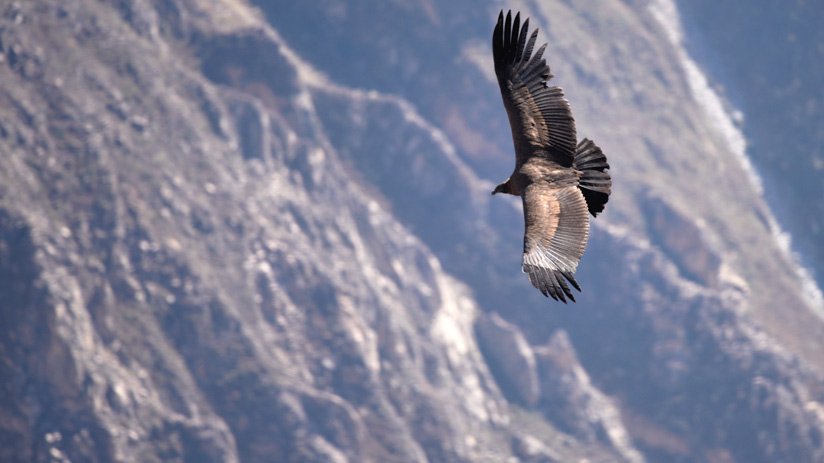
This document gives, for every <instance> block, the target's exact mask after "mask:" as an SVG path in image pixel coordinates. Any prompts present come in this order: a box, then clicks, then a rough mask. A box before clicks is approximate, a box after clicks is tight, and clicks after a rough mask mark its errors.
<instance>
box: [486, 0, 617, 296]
mask: <svg viewBox="0 0 824 463" xmlns="http://www.w3.org/2000/svg"><path fill="white" fill-rule="evenodd" d="M520 23H521V14H520V13H518V14H516V15H515V21H514V22H513V21H512V12H511V11H510V12H507V14H506V20H504V12H503V10H501V13H500V14H499V15H498V24H497V25H496V26H495V31H494V32H493V34H492V56H493V58H494V61H495V74H496V75H497V77H498V84H499V85H500V87H501V96H502V97H503V100H504V107H505V108H506V112H507V114H508V115H509V125H510V127H511V129H512V141H513V143H514V145H515V169H514V170H513V171H512V175H510V176H509V178H508V179H506V181H504V182H502V183H501V184H499V185H498V186H497V187H495V190H494V191H492V194H493V195H494V194H495V193H507V194H511V195H515V196H520V197H521V198H522V200H523V206H524V224H525V225H524V255H523V259H522V261H521V269H522V270H523V272H524V273H526V274H528V275H529V281H530V283H532V285H533V286H535V287H536V288H538V289H539V290H540V291H541V293H543V295H544V296H552V298H553V299H555V300H556V301H557V300H558V299H560V300H561V301H563V302H564V303H566V299H567V298H569V299H570V300H571V301H573V302H574V301H575V298H574V297H573V295H572V291H571V290H570V288H569V285H568V284H567V282H569V283H570V284H571V285H572V286H573V287H575V289H577V290H578V291H581V287H580V286H579V285H578V282H577V281H575V277H574V276H573V275H574V273H575V270H576V269H577V267H578V262H580V260H581V256H583V254H584V250H585V249H586V245H587V239H588V238H589V214H592V216H593V217H595V216H596V215H597V214H598V213H599V212H601V211H603V210H604V205H606V203H607V200H608V199H609V195H610V188H611V187H612V179H611V178H610V175H609V172H607V169H609V164H607V158H606V156H604V153H603V152H602V151H601V148H599V147H598V146H596V145H595V143H593V142H592V141H590V140H587V139H586V138H585V139H583V140H581V142H580V143H577V133H576V130H575V119H574V118H573V117H572V110H570V108H569V102H568V101H567V100H566V98H564V92H563V90H561V88H560V87H550V86H548V85H547V82H548V81H549V80H550V79H552V77H554V76H553V75H552V74H551V73H550V72H549V66H548V65H547V63H546V60H545V59H544V58H543V54H544V50H545V49H546V44H544V45H543V46H542V47H541V48H539V49H538V51H537V52H535V55H533V54H532V49H533V47H534V46H535V39H536V38H537V37H538V29H535V31H534V32H532V35H530V36H529V39H527V33H528V32H529V19H526V20H525V21H524V24H523V27H520Z"/></svg>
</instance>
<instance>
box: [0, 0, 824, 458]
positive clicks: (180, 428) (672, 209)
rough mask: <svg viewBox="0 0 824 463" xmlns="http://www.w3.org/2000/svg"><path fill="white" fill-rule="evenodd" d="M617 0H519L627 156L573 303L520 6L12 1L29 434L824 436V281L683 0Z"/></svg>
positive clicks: (5, 217)
mask: <svg viewBox="0 0 824 463" xmlns="http://www.w3.org/2000/svg"><path fill="white" fill-rule="evenodd" d="M593 5H594V2H589V1H584V2H576V4H575V5H572V4H569V3H565V2H558V3H555V2H552V3H546V4H541V5H535V4H529V5H528V7H527V6H525V5H511V6H512V7H514V8H521V9H523V10H524V11H525V12H527V13H529V15H530V16H532V18H533V19H532V21H533V24H536V25H540V26H541V30H542V32H541V36H540V39H541V40H546V41H549V43H550V47H549V57H550V63H551V65H552V68H553V73H554V74H556V75H557V76H558V82H559V84H560V85H562V86H563V87H564V88H565V90H566V92H567V95H568V96H569V99H570V101H571V103H572V105H573V108H574V111H575V115H576V119H577V121H578V127H579V133H580V135H581V136H587V137H590V138H593V139H595V140H596V141H597V142H598V143H599V145H601V146H602V147H603V148H604V150H605V152H606V153H607V155H608V157H609V159H610V163H611V165H612V173H613V178H614V179H615V188H614V191H615V193H614V195H613V197H612V199H611V200H610V203H609V205H608V207H607V211H606V213H605V214H604V216H603V217H599V219H598V220H595V221H594V222H593V223H594V228H593V230H592V232H591V238H590V243H589V248H588V251H587V253H586V255H585V257H584V261H583V262H582V264H581V266H580V267H579V273H578V276H579V278H578V280H579V281H580V282H581V284H582V286H583V289H584V292H583V293H582V294H581V296H580V302H579V303H578V304H577V305H575V306H561V305H559V304H553V303H552V301H548V300H546V299H544V298H543V297H542V296H541V295H540V293H538V292H537V291H535V290H534V289H533V288H531V286H530V285H529V283H528V281H527V279H526V278H525V277H524V276H523V275H522V274H521V273H520V272H519V260H520V252H521V251H520V246H521V239H522V231H523V230H522V223H523V222H522V218H521V213H520V210H519V207H520V206H519V204H518V202H517V201H515V200H511V199H510V200H507V199H500V198H498V197H497V196H496V197H495V198H494V200H493V198H490V196H489V192H490V191H491V188H492V185H493V184H494V182H498V181H501V180H503V179H504V178H505V176H506V175H507V174H508V173H509V171H510V170H511V166H512V154H511V152H510V147H509V144H510V143H511V142H510V138H509V133H508V130H509V128H508V126H507V122H506V116H505V114H504V113H503V109H502V107H501V104H500V97H499V95H498V93H497V88H496V84H495V82H494V76H493V74H492V67H491V61H490V56H489V55H490V50H489V44H488V42H489V40H488V36H489V31H490V30H491V26H492V21H493V20H494V18H495V16H496V15H497V11H498V10H499V9H500V8H501V7H502V6H503V5H500V4H498V3H494V2H482V4H478V3H477V2H468V1H456V2H451V3H448V4H447V3H445V2H444V3H442V4H438V5H436V4H435V3H434V2H427V1H420V2H412V1H397V2H390V3H385V4H381V5H375V4H372V3H368V2H362V1H359V0H350V1H342V0H341V1H338V0H333V1H327V2H314V1H306V2H259V4H257V5H252V4H249V3H247V2H245V1H241V0H208V1H207V0H153V1H149V0H115V1H99V0H60V1H57V0H37V1H6V2H2V3H0V102H1V103H2V104H0V388H1V389H0V390H1V391H2V393H0V461H3V462H52V461H54V462H87V461H88V462H113V461H123V462H152V461H158V462H160V461H163V462H186V463H189V462H210V461H214V462H258V461H292V462H336V463H337V462H410V461H420V462H439V463H441V462H446V463H448V462H480V461H484V462H485V461H488V462H513V463H514V462H531V463H537V462H556V461H557V462H567V461H589V462H593V463H594V462H615V461H627V462H644V461H646V462H673V461H675V462H719V463H721V462H748V463H749V462H798V461H811V462H816V461H824V434H822V433H824V359H822V357H821V356H820V352H821V349H822V347H824V346H823V345H822V344H823V343H822V339H824V322H822V316H821V312H822V307H821V306H820V304H821V301H820V291H818V289H817V287H816V286H815V284H814V283H812V282H811V281H810V280H809V279H805V273H804V271H803V269H801V268H799V267H798V265H797V263H796V262H795V261H794V259H793V257H792V256H791V255H790V254H789V253H788V252H787V251H786V249H785V248H782V246H781V244H780V243H779V242H777V241H776V240H775V238H774V237H775V235H776V231H777V230H778V225H777V222H776V220H775V219H774V218H773V214H772V211H771V210H770V209H769V207H768V206H767V205H766V203H765V201H764V200H763V198H762V193H761V191H760V190H759V188H758V185H757V183H756V182H755V181H754V180H753V179H754V177H753V172H752V170H750V168H749V167H748V166H749V165H748V164H747V162H748V161H747V158H746V157H745V153H743V152H742V151H741V149H742V148H741V146H740V145H739V144H737V142H739V141H740V140H739V139H738V138H736V134H738V132H736V131H735V125H734V124H732V123H730V122H729V119H725V118H726V117H728V116H726V114H725V113H723V112H722V113H718V112H713V111H711V110H709V109H708V108H710V109H711V108H712V107H713V106H712V105H713V104H720V103H718V101H719V100H717V97H716V96H715V94H714V93H712V91H711V90H709V88H708V87H707V83H706V78H705V77H704V75H703V74H702V73H701V71H700V69H699V68H698V67H697V66H696V65H695V63H694V62H693V61H692V58H691V57H690V56H689V54H688V53H687V51H685V49H684V47H683V38H682V36H681V35H680V30H679V22H678V18H677V14H676V10H675V6H674V4H672V3H671V2H669V1H665V0H661V1H658V2H647V1H641V0H638V1H631V2H620V1H617V0H615V1H612V0H610V1H606V2H598V8H597V9H596V8H594V7H593ZM509 6H510V5H507V7H509ZM702 79H703V80H702ZM713 98H716V99H713Z"/></svg>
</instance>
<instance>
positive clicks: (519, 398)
mask: <svg viewBox="0 0 824 463" xmlns="http://www.w3.org/2000/svg"><path fill="white" fill-rule="evenodd" d="M475 332H476V333H477V337H478V344H479V345H480V347H481V351H482V352H483V353H484V357H485V358H486V363H487V364H488V365H489V368H490V371H491V372H492V374H493V375H494V376H495V379H496V380H497V381H498V384H499V385H500V386H501V389H502V390H503V392H504V393H507V394H508V395H509V397H510V398H511V400H512V401H513V402H517V403H520V404H522V405H524V406H527V407H531V406H533V405H535V403H536V402H537V401H538V397H539V396H540V394H541V389H540V387H541V386H540V384H539V382H538V371H537V369H536V367H535V354H534V353H533V352H532V348H531V347H530V346H529V344H527V342H526V339H525V338H524V335H523V333H521V331H520V330H519V329H518V328H517V327H516V326H514V325H512V324H510V323H507V322H506V321H505V320H504V319H502V318H501V317H500V316H499V315H498V314H496V313H493V314H491V315H486V316H484V317H482V318H480V319H478V322H477V323H476V325H475Z"/></svg>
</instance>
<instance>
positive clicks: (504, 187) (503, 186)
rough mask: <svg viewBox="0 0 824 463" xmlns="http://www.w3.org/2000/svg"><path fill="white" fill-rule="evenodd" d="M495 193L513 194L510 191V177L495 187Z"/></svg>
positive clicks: (493, 191)
mask: <svg viewBox="0 0 824 463" xmlns="http://www.w3.org/2000/svg"><path fill="white" fill-rule="evenodd" d="M495 193H507V194H512V193H510V192H509V179H506V181H505V182H503V183H500V184H498V186H496V187H495V189H494V190H492V194H493V195H495Z"/></svg>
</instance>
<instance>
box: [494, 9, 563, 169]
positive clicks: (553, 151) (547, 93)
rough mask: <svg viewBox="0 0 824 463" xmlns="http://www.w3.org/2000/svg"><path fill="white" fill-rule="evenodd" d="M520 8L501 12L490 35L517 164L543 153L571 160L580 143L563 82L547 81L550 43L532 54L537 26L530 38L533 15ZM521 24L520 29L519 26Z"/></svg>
mask: <svg viewBox="0 0 824 463" xmlns="http://www.w3.org/2000/svg"><path fill="white" fill-rule="evenodd" d="M520 22H521V14H520V13H518V14H516V15H515V21H514V23H513V21H512V14H511V12H508V13H507V14H506V20H504V13H503V10H502V11H501V13H500V14H499V15H498V24H497V25H496V26H495V31H494V32H493V35H492V56H493V58H494V61H495V74H496V75H497V76H498V84H499V85H500V87H501V96H502V97H503V100H504V106H505V107H506V112H507V113H508V114H509V124H510V126H511V128H512V138H513V140H514V141H515V155H516V157H517V160H516V162H517V163H518V164H521V163H523V162H524V161H525V160H526V159H527V158H529V157H532V156H541V157H544V158H547V159H549V160H552V161H554V162H557V163H558V164H559V165H561V166H563V167H570V166H572V162H573V159H574V158H575V150H576V145H577V133H576V131H575V119H574V118H573V117H572V111H571V110H570V108H569V102H567V100H566V99H565V98H564V92H563V90H561V88H560V87H548V86H547V81H548V80H550V79H551V78H552V77H553V76H552V74H551V73H550V72H549V66H548V65H547V63H546V60H545V59H544V58H543V54H544V50H545V49H546V44H544V45H543V46H541V48H539V49H538V51H537V52H535V55H534V56H532V49H533V47H534V46H535V39H536V38H537V36H538V29H535V31H534V32H533V33H532V35H531V36H530V37H529V40H527V32H528V31H529V19H527V20H525V21H524V24H523V27H520ZM519 27H520V31H519V30H518V29H519Z"/></svg>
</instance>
